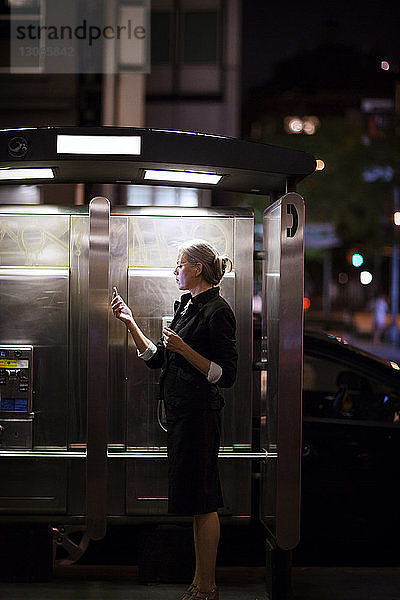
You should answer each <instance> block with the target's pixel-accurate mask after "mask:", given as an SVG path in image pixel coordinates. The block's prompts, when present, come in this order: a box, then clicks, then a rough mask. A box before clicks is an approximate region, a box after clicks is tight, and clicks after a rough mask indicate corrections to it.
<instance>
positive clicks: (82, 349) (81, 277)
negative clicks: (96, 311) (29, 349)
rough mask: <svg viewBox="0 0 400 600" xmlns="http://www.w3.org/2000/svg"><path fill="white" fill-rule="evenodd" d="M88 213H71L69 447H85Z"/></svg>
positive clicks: (75, 448) (73, 448)
mask: <svg viewBox="0 0 400 600" xmlns="http://www.w3.org/2000/svg"><path fill="white" fill-rule="evenodd" d="M88 287H89V216H88V215H87V214H86V215H85V214H83V215H71V236H70V298H69V301H70V313H69V410H68V449H69V450H79V449H83V448H85V447H86V434H87V416H86V409H87V400H86V399H87V366H86V365H87V350H88Z"/></svg>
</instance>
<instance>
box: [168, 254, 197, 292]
mask: <svg viewBox="0 0 400 600" xmlns="http://www.w3.org/2000/svg"><path fill="white" fill-rule="evenodd" d="M197 272H198V266H197V265H191V264H190V263H189V262H187V257H186V255H185V253H182V254H178V258H177V261H176V267H175V270H174V275H175V280H176V283H177V286H178V288H179V289H180V290H191V289H193V288H194V287H195V286H196V285H197V283H198V280H199V278H198V276H196V273H197Z"/></svg>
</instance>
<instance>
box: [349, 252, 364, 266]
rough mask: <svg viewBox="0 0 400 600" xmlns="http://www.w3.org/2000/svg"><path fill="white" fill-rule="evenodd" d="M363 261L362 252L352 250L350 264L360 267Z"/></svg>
mask: <svg viewBox="0 0 400 600" xmlns="http://www.w3.org/2000/svg"><path fill="white" fill-rule="evenodd" d="M363 262H364V257H363V255H362V254H359V253H358V252H354V253H353V254H352V255H351V264H352V265H353V267H361V265H362V264H363Z"/></svg>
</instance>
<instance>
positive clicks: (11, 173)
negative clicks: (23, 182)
mask: <svg viewBox="0 0 400 600" xmlns="http://www.w3.org/2000/svg"><path fill="white" fill-rule="evenodd" d="M15 179H54V173H53V169H45V168H38V169H36V168H26V169H25V168H21V169H0V180H1V181H11V180H15Z"/></svg>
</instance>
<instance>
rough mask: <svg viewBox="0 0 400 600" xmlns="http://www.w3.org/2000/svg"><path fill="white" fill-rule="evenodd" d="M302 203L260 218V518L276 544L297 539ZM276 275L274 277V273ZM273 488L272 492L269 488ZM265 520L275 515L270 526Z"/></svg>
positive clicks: (275, 207) (294, 201)
mask: <svg viewBox="0 0 400 600" xmlns="http://www.w3.org/2000/svg"><path fill="white" fill-rule="evenodd" d="M303 228H304V201H303V199H302V198H301V196H299V195H298V194H295V193H289V194H286V195H285V196H283V197H282V198H280V199H279V200H277V201H276V202H275V203H274V204H272V205H271V206H270V207H268V209H267V210H266V211H265V213H264V251H265V253H266V260H265V262H264V269H263V326H262V335H263V347H264V353H265V354H264V360H265V359H266V358H268V362H267V371H266V372H263V373H262V406H261V425H262V430H261V431H262V445H263V447H264V448H266V449H267V450H273V449H275V448H277V453H278V460H277V463H276V465H274V464H273V463H266V464H265V465H264V480H263V483H264V491H263V506H262V518H263V520H264V522H266V524H268V526H269V527H271V526H272V527H273V528H274V529H275V531H274V533H275V535H276V539H277V543H278V545H279V546H280V547H281V548H283V549H291V548H294V547H295V546H296V545H297V544H298V541H299V536H300V461H301V390H302V347H303V270H304V267H303V261H304V244H303ZM278 273H280V277H277V276H276V274H278ZM275 486H276V487H275ZM271 515H276V521H275V523H274V522H272V525H271V518H270V516H271Z"/></svg>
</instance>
